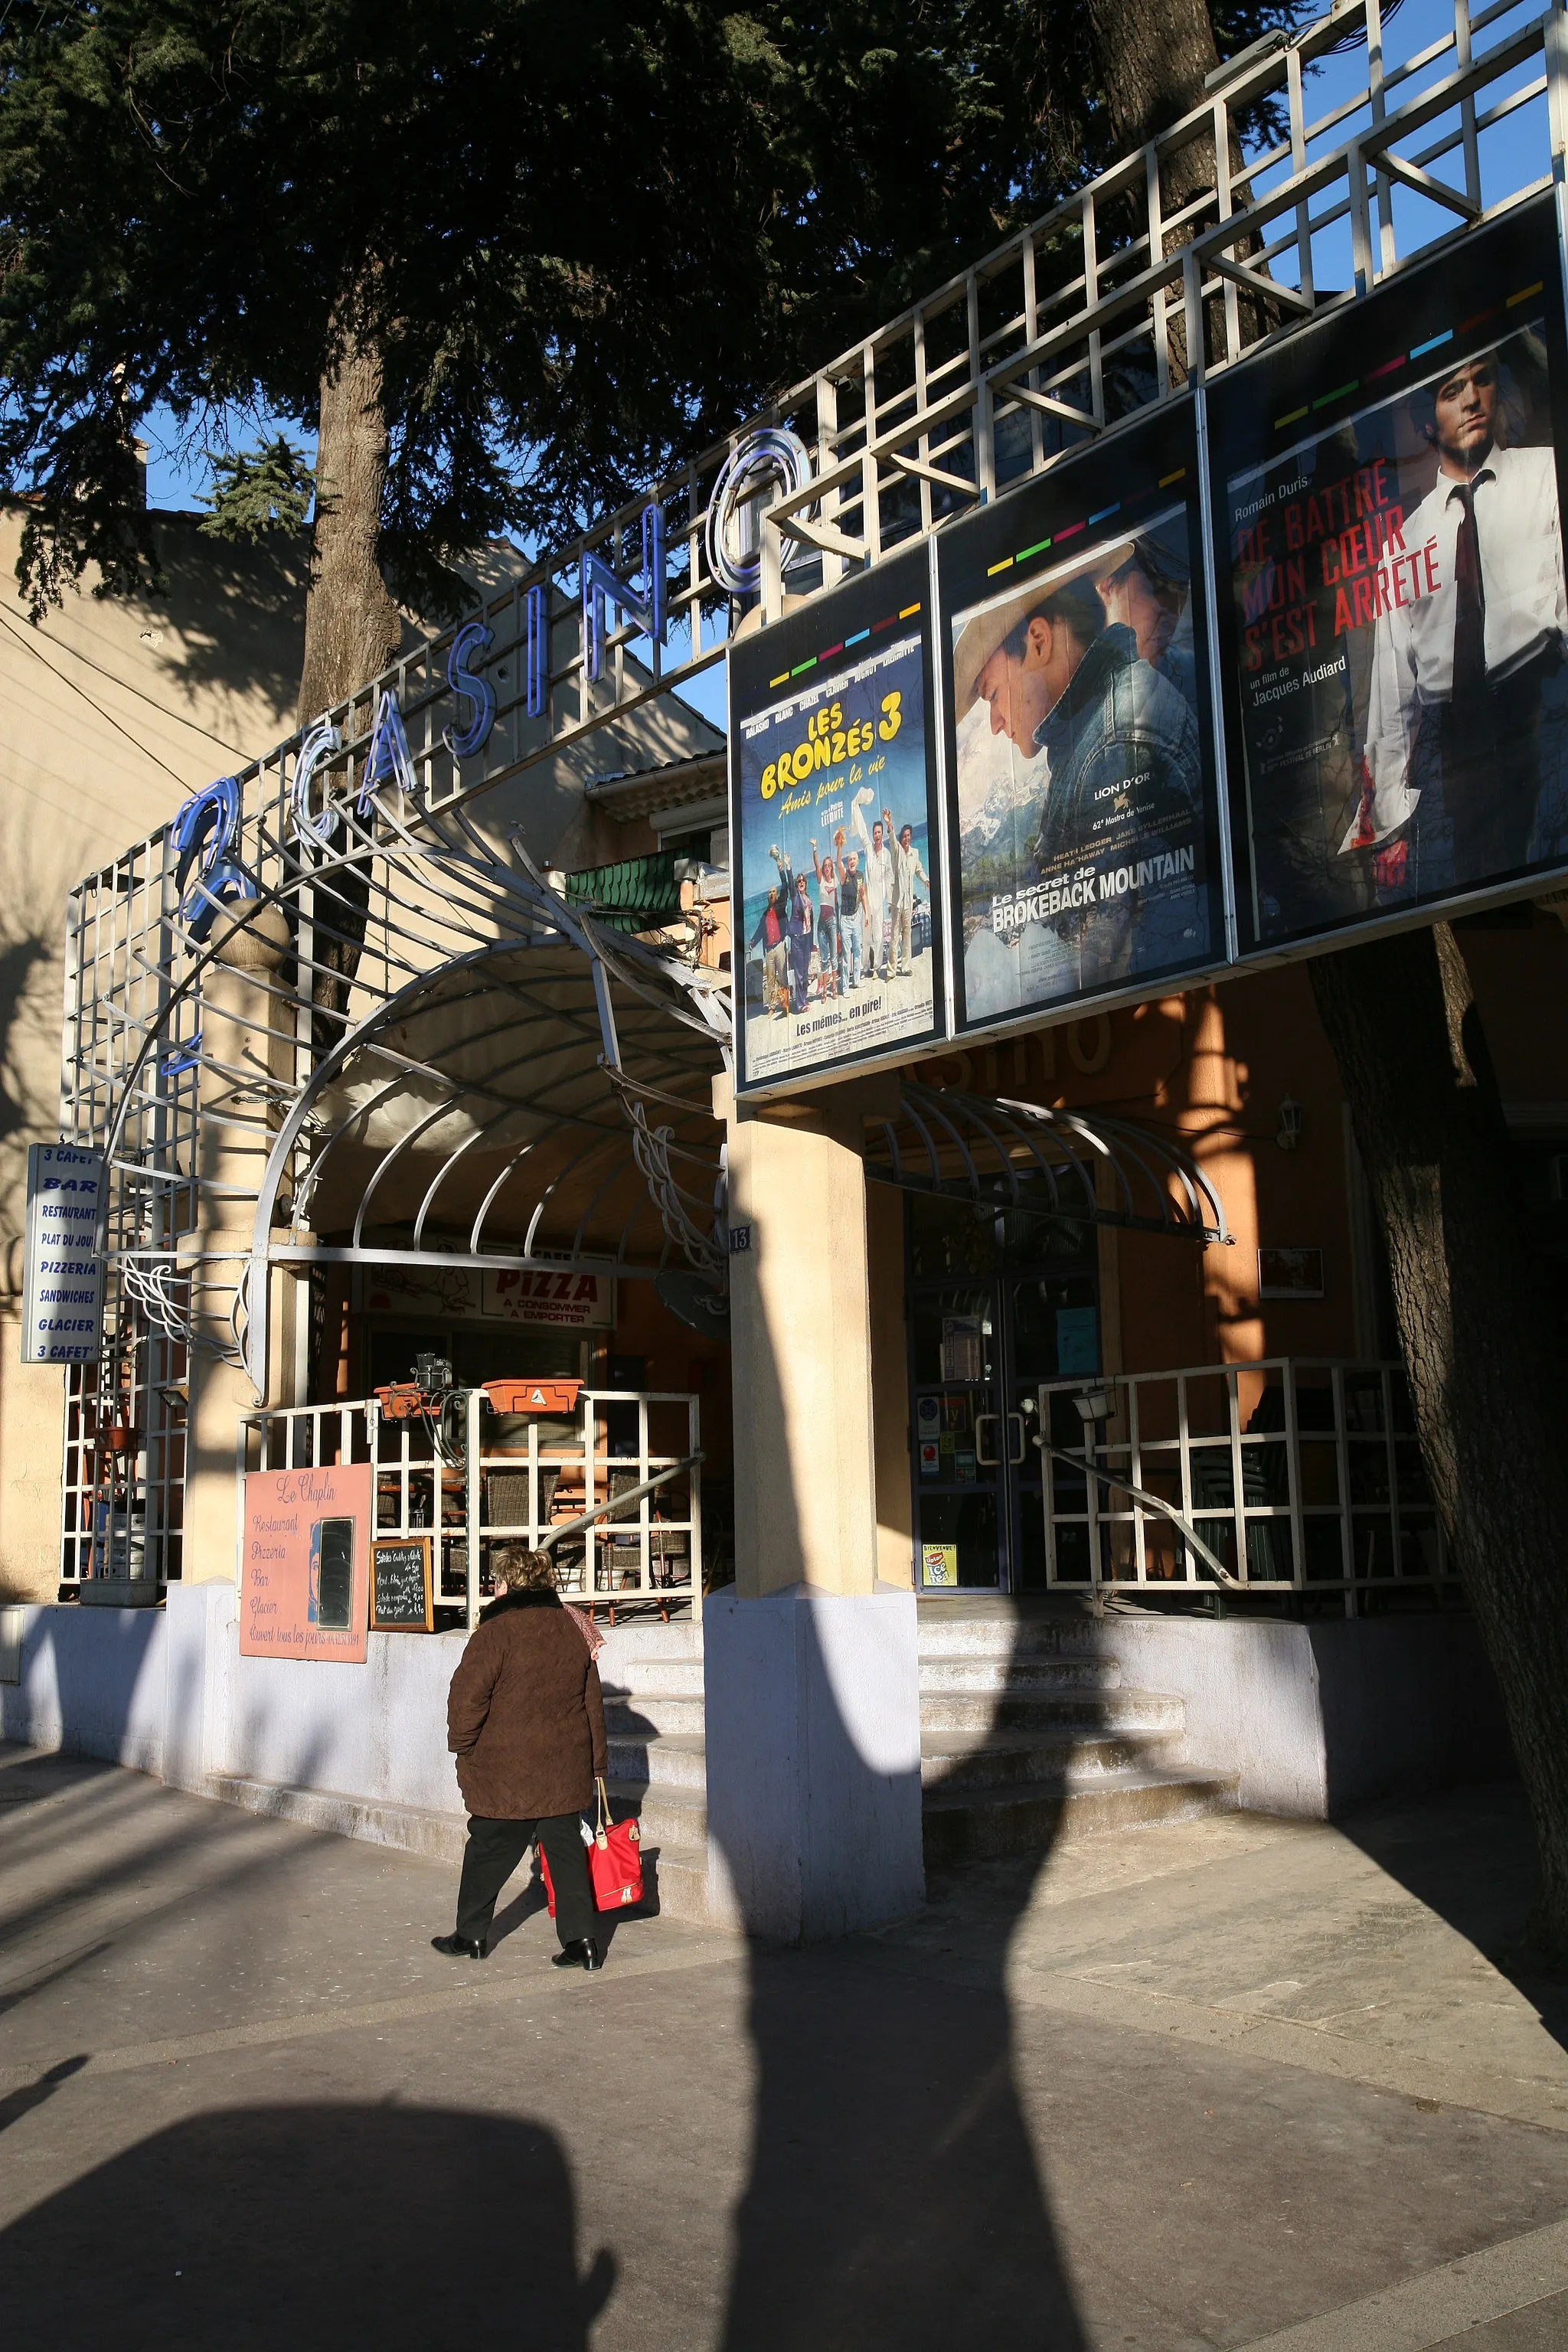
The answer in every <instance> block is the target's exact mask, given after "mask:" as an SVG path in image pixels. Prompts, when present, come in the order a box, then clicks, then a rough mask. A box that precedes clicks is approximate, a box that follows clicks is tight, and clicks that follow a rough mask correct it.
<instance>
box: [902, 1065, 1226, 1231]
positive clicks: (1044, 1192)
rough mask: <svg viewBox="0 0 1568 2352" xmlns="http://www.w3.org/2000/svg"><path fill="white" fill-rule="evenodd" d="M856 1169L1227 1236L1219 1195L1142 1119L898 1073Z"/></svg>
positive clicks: (976, 1203) (1094, 1218)
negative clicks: (888, 1107) (892, 1111)
mask: <svg viewBox="0 0 1568 2352" xmlns="http://www.w3.org/2000/svg"><path fill="white" fill-rule="evenodd" d="M866 1173H867V1175H868V1176H870V1177H875V1178H879V1179H880V1180H881V1181H883V1182H885V1183H890V1184H897V1185H900V1186H901V1187H902V1188H903V1189H904V1190H905V1191H906V1192H932V1193H937V1194H940V1195H941V1196H942V1198H943V1199H946V1200H956V1201H967V1202H970V1203H971V1204H972V1205H973V1207H975V1208H984V1209H1001V1210H1007V1209H1027V1208H1033V1209H1035V1210H1037V1213H1039V1214H1041V1215H1043V1216H1049V1217H1065V1218H1072V1219H1077V1220H1079V1221H1081V1222H1082V1223H1086V1224H1093V1225H1121V1226H1124V1227H1127V1228H1130V1229H1131V1230H1132V1231H1134V1232H1139V1233H1151V1234H1172V1235H1184V1236H1185V1237H1186V1238H1187V1239H1189V1240H1192V1241H1195V1242H1198V1243H1200V1244H1202V1243H1205V1242H1228V1241H1229V1239H1230V1232H1229V1228H1228V1227H1227V1225H1226V1218H1225V1204H1224V1202H1222V1201H1221V1199H1220V1197H1219V1194H1218V1193H1217V1192H1215V1189H1214V1186H1213V1185H1212V1184H1211V1183H1210V1182H1209V1181H1208V1180H1207V1178H1206V1177H1205V1175H1204V1173H1203V1171H1202V1170H1201V1169H1200V1168H1199V1167H1198V1165H1197V1163H1196V1162H1195V1161H1194V1160H1193V1159H1192V1158H1191V1157H1190V1156H1189V1155H1188V1154H1187V1153H1186V1152H1184V1151H1183V1150H1180V1149H1179V1148H1178V1147H1177V1146H1176V1145H1175V1144H1173V1143H1172V1142H1170V1141H1169V1140H1168V1139H1165V1138H1164V1137H1163V1136H1160V1135H1158V1134H1156V1133H1155V1131H1154V1130H1153V1129H1152V1128H1147V1127H1140V1126H1137V1125H1135V1124H1134V1123H1133V1122H1132V1121H1131V1120H1130V1119H1124V1118H1106V1117H1104V1116H1103V1115H1102V1114H1101V1113H1100V1112H1098V1111H1096V1112H1094V1113H1093V1114H1092V1115H1089V1116H1086V1115H1085V1114H1083V1113H1082V1112H1079V1111H1068V1110H1047V1109H1045V1108H1043V1107H1042V1106H1041V1105H1040V1104H1038V1103H1028V1102H1008V1101H1005V1100H984V1099H982V1098H981V1097H978V1096H975V1095H967V1094H960V1093H959V1092H958V1091H957V1090H956V1089H954V1088H950V1087H922V1086H916V1085H912V1084H910V1083H909V1082H907V1081H906V1082H905V1083H904V1085H902V1086H901V1087H900V1090H899V1109H898V1115H897V1116H896V1117H895V1118H889V1119H885V1120H883V1121H882V1122H881V1123H880V1124H879V1127H878V1128H876V1129H873V1130H872V1132H871V1133H870V1135H868V1139H867V1149H866Z"/></svg>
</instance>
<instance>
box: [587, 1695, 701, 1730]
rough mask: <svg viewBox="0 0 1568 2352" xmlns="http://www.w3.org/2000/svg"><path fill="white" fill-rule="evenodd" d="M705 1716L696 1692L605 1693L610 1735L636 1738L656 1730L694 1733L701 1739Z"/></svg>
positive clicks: (606, 1715)
mask: <svg viewBox="0 0 1568 2352" xmlns="http://www.w3.org/2000/svg"><path fill="white" fill-rule="evenodd" d="M706 1727H707V1716H706V1710H705V1707H704V1704H703V1701H702V1698H701V1696H697V1697H696V1698H686V1697H680V1698H669V1697H668V1696H666V1695H665V1694H664V1693H663V1692H661V1691H637V1692H635V1693H627V1694H626V1696H624V1697H621V1696H615V1695H614V1694H612V1693H611V1692H609V1691H606V1692H605V1730H606V1731H607V1732H608V1733H609V1735H610V1737H611V1738H620V1737H630V1738H636V1737H637V1736H638V1735H646V1734H647V1733H648V1732H658V1734H659V1735H660V1737H661V1738H662V1737H663V1736H665V1735H666V1734H668V1733H672V1732H694V1733H696V1734H697V1736H698V1737H699V1738H701V1737H702V1735H703V1733H704V1731H705V1729H706Z"/></svg>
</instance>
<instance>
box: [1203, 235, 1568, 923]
mask: <svg viewBox="0 0 1568 2352" xmlns="http://www.w3.org/2000/svg"><path fill="white" fill-rule="evenodd" d="M1207 398H1208V419H1209V446H1210V461H1211V465H1212V467H1213V474H1214V501H1213V503H1214V514H1215V538H1216V541H1217V544H1216V548H1215V562H1216V572H1217V577H1218V580H1219V591H1218V596H1219V605H1220V613H1219V626H1220V633H1221V648H1222V656H1223V664H1222V666H1223V669H1224V673H1225V676H1226V680H1227V701H1228V709H1227V711H1226V725H1227V729H1228V740H1229V743H1230V747H1231V756H1230V761H1229V768H1230V774H1231V779H1232V785H1233V791H1234V793H1235V802H1234V810H1233V828H1234V834H1235V839H1236V850H1237V866H1238V899H1239V907H1238V912H1239V915H1240V919H1241V931H1242V941H1241V943H1242V947H1243V950H1244V951H1245V950H1247V948H1249V947H1250V948H1252V949H1254V950H1256V949H1258V948H1265V949H1266V948H1270V947H1273V948H1278V947H1279V946H1283V945H1288V944H1289V943H1290V942H1292V941H1296V940H1309V939H1311V938H1315V937H1321V935H1322V934H1324V933H1325V932H1331V931H1333V930H1335V929H1341V928H1343V927H1347V926H1362V925H1367V924H1371V923H1373V922H1380V921H1384V920H1386V919H1392V918H1396V917H1398V916H1399V915H1401V914H1402V913H1405V914H1408V912H1409V911H1410V910H1412V909H1414V908H1419V907H1432V908H1437V907H1440V906H1441V905H1443V904H1444V903H1445V902H1448V901H1452V900H1457V899H1463V898H1471V897H1475V896H1477V895H1479V894H1481V893H1486V892H1496V891H1498V890H1500V889H1501V888H1504V887H1506V886H1508V885H1509V884H1510V882H1511V883H1512V884H1513V885H1514V886H1515V887H1518V886H1519V885H1520V884H1521V881H1525V880H1527V879H1528V878H1529V877H1536V876H1539V875H1542V874H1544V873H1548V872H1551V871H1553V870H1554V869H1558V868H1561V867H1562V866H1563V865H1564V863H1565V862H1568V667H1565V665H1564V661H1563V649H1564V640H1565V635H1568V610H1565V607H1564V596H1563V537H1562V526H1561V519H1560V518H1561V499H1560V488H1559V485H1560V458H1559V454H1558V453H1559V451H1560V450H1561V449H1562V448H1563V446H1564V362H1563V290H1562V267H1561V262H1560V259H1559V251H1558V239H1557V229H1556V222H1555V218H1554V214H1553V208H1552V199H1551V198H1549V197H1542V199H1540V200H1539V201H1538V202H1537V203H1535V204H1532V205H1528V206H1523V207H1521V209H1520V210H1519V211H1518V212H1516V213H1514V214H1511V215H1508V216H1507V217H1506V218H1504V219H1502V220H1500V221H1499V222H1497V223H1495V224H1494V225H1493V226H1489V227H1488V228H1485V229H1479V230H1477V231H1476V232H1475V233H1474V234H1473V235H1471V236H1466V237H1464V238H1462V239H1461V240H1459V241H1458V243H1456V244H1455V245H1453V246H1452V247H1449V248H1448V249H1447V251H1446V252H1445V253H1444V254H1443V255H1442V256H1441V257H1437V258H1436V259H1434V260H1433V261H1431V262H1429V263H1426V264H1424V265H1422V266H1419V267H1417V268H1412V269H1409V270H1407V271H1402V272H1401V273H1400V274H1399V276H1398V277H1396V278H1394V279H1393V280H1392V281H1391V282H1390V283H1389V284H1387V285H1385V286H1384V287H1382V288H1380V289H1378V290H1377V291H1375V292H1373V294H1371V295H1369V296H1368V297H1367V298H1366V299H1364V300H1362V301H1358V302H1356V303H1355V304H1353V305H1352V306H1349V307H1347V308H1345V309H1343V310H1340V311H1338V312H1336V313H1335V314H1334V315H1333V316H1332V317H1331V318H1329V319H1326V320H1323V322H1322V323H1321V325H1317V326H1312V327H1308V328H1305V329H1303V330H1302V331H1300V332H1299V333H1297V334H1295V335H1292V336H1291V337H1289V339H1288V340H1287V341H1284V342H1282V343H1281V344H1280V345H1279V347H1278V348H1277V349H1276V350H1274V351H1271V352H1266V353H1264V354H1262V355H1260V356H1259V357H1258V359H1257V360H1253V361H1248V362H1244V363H1243V364H1242V365H1241V366H1239V367H1237V368H1236V369H1235V370H1233V371H1231V372H1230V373H1226V375H1225V376H1223V377H1222V378H1221V379H1220V380H1219V381H1218V382H1217V383H1216V384H1215V386H1214V387H1213V388H1212V389H1211V390H1210V392H1209V394H1208V395H1207Z"/></svg>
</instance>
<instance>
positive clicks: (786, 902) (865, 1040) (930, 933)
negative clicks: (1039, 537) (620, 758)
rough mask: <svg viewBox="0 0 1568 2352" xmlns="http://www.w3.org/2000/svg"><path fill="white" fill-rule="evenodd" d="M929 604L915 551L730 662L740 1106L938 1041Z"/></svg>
mask: <svg viewBox="0 0 1568 2352" xmlns="http://www.w3.org/2000/svg"><path fill="white" fill-rule="evenodd" d="M930 605H931V594H930V563H929V559H928V556H927V551H926V548H925V545H924V543H923V542H922V543H921V545H920V546H919V547H917V548H911V549H910V551H909V552H908V553H907V554H904V555H893V556H889V558H888V560H887V561H886V562H882V563H879V565H878V566H877V568H876V570H875V571H874V572H866V573H864V574H862V575H861V576H860V577H859V578H858V579H856V580H853V581H851V582H850V583H848V584H847V586H845V587H842V588H838V589H836V590H835V591H834V592H833V593H831V594H829V595H826V596H822V597H816V598H814V599H813V601H812V603H811V604H810V606H809V607H808V609H807V610H806V611H805V612H803V613H800V614H795V615H793V616H790V617H787V618H785V619H784V620H783V621H780V622H778V623H776V624H775V625H774V626H773V628H771V629H766V630H763V631H762V632H760V633H759V634H758V635H756V636H753V637H746V638H742V639H741V640H740V642H739V643H738V644H737V645H736V646H734V648H733V650H732V651H731V655H730V657H729V658H730V792H731V803H730V855H731V862H732V866H733V871H734V876H735V886H734V908H735V919H736V924H737V937H736V941H735V953H734V972H735V983H734V984H735V1042H736V1085H737V1088H738V1089H739V1090H741V1091H746V1090H752V1091H769V1090H773V1089H777V1088H783V1087H787V1086H789V1085H791V1084H792V1083H798V1081H799V1080H801V1079H803V1078H810V1077H814V1076H821V1075H822V1074H824V1073H826V1072H828V1071H831V1070H836V1069H839V1068H845V1067H849V1066H856V1065H861V1064H866V1063H868V1062H872V1061H875V1060H878V1059H881V1060H894V1059H897V1058H899V1057H900V1055H903V1054H905V1053H907V1052H908V1051H909V1050H910V1048H911V1047H913V1046H917V1045H920V1044H921V1042H922V1041H924V1040H926V1039H929V1038H931V1037H933V1036H935V1035H936V1034H938V1031H939V1028H940V1027H941V1025H942V999H943V987H942V966H941V961H940V959H941V953H942V947H941V940H940V937H939V929H938V926H937V924H936V923H935V922H934V921H933V910H934V908H935V907H936V905H937V903H938V893H939V892H940V890H941V887H942V881H941V876H940V874H939V873H938V871H937V869H938V866H939V864H940V859H939V856H938V851H937V824H936V795H935V743H934V730H933V729H932V726H931V656H930V648H931V611H930ZM933 877H935V878H934V879H933Z"/></svg>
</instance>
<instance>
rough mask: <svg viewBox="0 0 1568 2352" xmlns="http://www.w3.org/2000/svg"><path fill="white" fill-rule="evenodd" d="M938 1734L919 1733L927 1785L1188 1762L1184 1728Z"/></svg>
mask: <svg viewBox="0 0 1568 2352" xmlns="http://www.w3.org/2000/svg"><path fill="white" fill-rule="evenodd" d="M946 1737H947V1736H946V1735H943V1734H942V1733H940V1732H938V1733H935V1734H931V1735H928V1734H925V1733H922V1734H921V1785H922V1786H923V1787H925V1788H927V1789H942V1788H949V1789H957V1788H964V1789H994V1788H1005V1787H1012V1786H1015V1785H1016V1784H1017V1783H1018V1782H1041V1781H1061V1782H1063V1783H1068V1782H1070V1783H1077V1782H1079V1781H1087V1780H1103V1779H1104V1778H1105V1776H1106V1775H1107V1774H1108V1773H1116V1772H1121V1771H1125V1770H1129V1769H1142V1768H1144V1767H1148V1768H1149V1769H1156V1770H1160V1771H1166V1770H1177V1769H1181V1768H1182V1767H1183V1766H1184V1765H1185V1764H1186V1762H1187V1754H1186V1731H1185V1728H1184V1726H1183V1725H1181V1724H1177V1725H1176V1726H1175V1727H1174V1728H1173V1730H1170V1731H1168V1732H1164V1733H1155V1734H1152V1735H1151V1734H1149V1733H1142V1732H1133V1733H1131V1734H1129V1733H1124V1732H1120V1733H1119V1732H1090V1733H1084V1732H1081V1731H1074V1730H1072V1729H1071V1728H1070V1727H1068V1726H1065V1725H1058V1727H1055V1728H1054V1729H1053V1730H1050V1731H1044V1732H999V1733H997V1734H995V1735H994V1737H993V1738H989V1739H984V1740H981V1741H980V1742H978V1743H977V1744H975V1745H973V1746H970V1745H967V1744H966V1745H963V1746H952V1745H945V1744H943V1743H944V1738H946Z"/></svg>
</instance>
